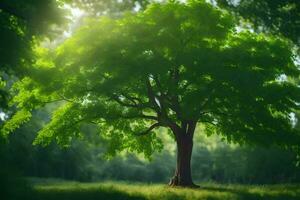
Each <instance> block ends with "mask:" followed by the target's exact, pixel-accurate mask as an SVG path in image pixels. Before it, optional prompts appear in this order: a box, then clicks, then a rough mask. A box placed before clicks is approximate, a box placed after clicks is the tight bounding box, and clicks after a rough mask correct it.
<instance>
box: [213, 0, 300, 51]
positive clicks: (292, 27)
mask: <svg viewBox="0 0 300 200" xmlns="http://www.w3.org/2000/svg"><path fill="white" fill-rule="evenodd" d="M217 2H218V3H219V5H220V6H222V7H224V8H227V9H229V10H231V11H233V12H234V13H235V14H237V15H239V16H241V17H243V18H244V19H246V20H248V21H250V22H252V23H253V25H254V28H255V29H256V30H260V31H268V32H272V33H275V34H281V35H283V36H284V37H287V38H289V39H290V40H291V41H293V42H294V43H295V44H296V45H299V44H300V38H299V35H300V26H299V20H300V4H299V1H297V0H263V1H254V0H239V1H234V0H217Z"/></svg>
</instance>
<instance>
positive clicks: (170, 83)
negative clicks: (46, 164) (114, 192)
mask: <svg viewBox="0 0 300 200" xmlns="http://www.w3.org/2000/svg"><path fill="white" fill-rule="evenodd" d="M37 54H40V56H41V58H40V59H39V60H37V62H36V64H35V66H34V67H33V69H32V73H31V76H30V77H26V78H24V79H23V80H21V81H20V82H18V83H17V84H16V85H15V89H16V90H17V91H18V95H16V97H15V98H14V100H13V102H14V103H16V105H17V106H18V108H19V112H18V113H16V115H14V116H13V117H12V119H11V120H10V121H8V122H7V123H6V125H5V126H4V128H3V129H2V134H4V135H7V134H8V133H9V132H10V131H12V130H14V129H15V128H16V127H18V126H19V124H21V123H23V122H24V121H26V120H28V119H29V118H30V116H31V111H32V110H33V109H35V108H37V107H40V106H43V105H45V104H46V103H48V102H53V101H62V102H64V103H63V105H62V106H61V107H60V108H59V109H57V110H56V111H54V112H53V116H52V120H51V121H50V122H49V123H48V124H47V125H46V126H45V127H44V128H43V129H42V130H41V131H40V132H39V134H38V136H37V138H36V140H35V143H42V144H45V145H46V144H49V143H50V142H51V141H52V139H56V140H57V142H58V143H60V144H67V143H68V142H70V140H71V138H72V137H74V136H82V134H81V125H82V124H84V123H93V124H96V125H97V126H98V127H99V132H100V133H101V134H102V135H103V136H104V137H106V138H107V139H108V140H109V141H110V144H109V147H108V151H109V152H110V153H111V154H115V153H116V152H118V151H122V150H124V149H129V151H137V152H144V153H145V155H146V156H150V155H151V154H152V153H153V151H154V150H155V149H161V148H162V144H161V141H160V139H159V138H158V137H156V135H155V134H154V132H153V130H154V129H155V128H158V127H164V128H167V129H168V130H170V134H171V135H172V136H173V137H174V139H175V141H176V144H177V150H178V152H177V168H176V170H175V175H174V177H173V178H172V180H171V182H170V184H171V185H180V186H194V184H193V181H192V177H191V165H190V161H191V155H192V148H193V136H194V132H195V128H196V125H197V124H199V123H202V124H203V125H205V127H206V129H207V130H206V133H208V134H210V133H212V132H214V131H215V132H216V133H218V134H220V135H222V136H223V137H225V138H226V139H227V140H228V141H229V142H231V141H233V142H238V143H241V144H244V143H250V144H261V145H273V144H276V145H280V146H283V147H291V148H295V149H296V148H298V147H299V144H300V135H299V133H298V132H297V130H295V129H294V128H293V124H292V121H291V119H290V113H292V112H294V111H295V110H297V109H298V104H297V102H299V94H300V93H299V91H298V90H299V88H298V87H297V84H296V83H295V81H294V80H295V78H297V77H298V70H297V68H296V67H295V65H294V63H293V60H292V52H291V51H290V46H289V43H288V42H286V41H285V40H283V39H280V38H278V37H274V36H266V35H263V34H256V33H251V32H249V31H244V32H240V33H238V32H235V31H234V22H233V20H232V18H231V16H230V15H228V13H226V12H225V11H223V10H220V9H217V8H215V7H213V6H212V5H210V4H208V3H205V2H204V1H189V2H188V3H186V4H183V3H178V2H173V3H167V4H152V5H151V6H149V7H148V8H147V9H146V10H145V11H144V12H141V13H138V14H137V15H130V14H128V15H126V17H123V18H121V19H118V20H112V19H109V18H100V19H91V20H89V21H88V22H86V24H84V25H83V26H82V27H81V28H80V30H78V31H77V32H76V33H75V34H74V36H73V37H72V38H70V39H68V40H67V41H66V42H65V43H64V44H62V45H61V46H60V47H59V48H57V49H56V51H55V52H47V51H46V50H43V49H39V50H38V51H37ZM282 74H285V75H286V76H287V79H286V80H284V81H282V80H280V79H279V77H280V75H282Z"/></svg>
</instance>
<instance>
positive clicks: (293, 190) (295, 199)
mask: <svg viewBox="0 0 300 200" xmlns="http://www.w3.org/2000/svg"><path fill="white" fill-rule="evenodd" d="M201 189H202V190H207V191H211V192H226V193H230V194H233V195H234V196H236V199H239V200H300V192H299V191H300V190H299V187H296V186H290V187H289V186H286V187H285V188H284V189H283V188H276V187H274V188H273V189H269V191H270V192H266V191H263V192H259V191H256V192H253V191H252V192H251V191H249V189H247V188H227V187H209V186H204V187H201ZM279 189H280V190H279ZM278 190H279V191H278ZM287 191H289V192H287ZM209 199H210V200H219V198H209Z"/></svg>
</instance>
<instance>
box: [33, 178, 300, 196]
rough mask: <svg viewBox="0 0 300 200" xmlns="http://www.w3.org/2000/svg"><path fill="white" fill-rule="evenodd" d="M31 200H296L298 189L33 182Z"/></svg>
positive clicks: (204, 184) (293, 186)
mask: <svg viewBox="0 0 300 200" xmlns="http://www.w3.org/2000/svg"><path fill="white" fill-rule="evenodd" d="M33 190H34V191H33V193H31V194H30V197H29V198H30V199H32V200H92V199H105V200H158V199H161V200H196V199H199V200H299V199H300V185H292V184H291V185H237V184H216V183H201V188H199V189H187V188H176V187H175V188H174V187H173V188H171V187H168V186H166V185H164V184H144V183H130V182H95V183H80V182H66V181H42V182H41V181H36V182H35V183H34V186H33Z"/></svg>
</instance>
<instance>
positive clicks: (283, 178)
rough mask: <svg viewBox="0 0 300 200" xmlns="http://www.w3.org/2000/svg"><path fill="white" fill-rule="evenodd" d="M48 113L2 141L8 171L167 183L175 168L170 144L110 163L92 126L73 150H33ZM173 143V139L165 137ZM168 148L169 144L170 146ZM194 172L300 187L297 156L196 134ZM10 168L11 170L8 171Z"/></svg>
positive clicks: (225, 179) (204, 176)
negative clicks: (145, 155) (152, 152)
mask: <svg viewBox="0 0 300 200" xmlns="http://www.w3.org/2000/svg"><path fill="white" fill-rule="evenodd" d="M47 113H48V112H47V111H46V110H44V111H39V112H37V113H36V114H35V116H34V118H33V119H32V121H31V122H30V123H28V124H27V125H25V126H24V127H21V129H19V130H18V131H16V132H15V133H13V134H11V135H10V136H9V138H8V141H7V142H2V143H1V145H0V147H1V149H0V154H1V155H0V158H1V161H0V163H1V166H0V168H2V169H1V171H2V173H3V171H6V170H7V169H9V170H14V171H18V172H20V173H22V174H23V175H24V176H32V177H56V178H63V179H70V180H79V181H99V180H128V181H139V182H168V181H169V178H170V177H171V176H172V173H173V171H174V166H175V163H174V162H175V154H176V151H175V148H174V147H173V146H172V145H171V144H173V143H172V142H169V143H168V141H164V142H165V143H167V145H165V149H164V150H163V151H162V152H160V153H156V154H155V155H154V156H153V158H152V160H151V161H148V160H145V159H143V157H142V156H140V155H134V154H130V153H124V154H123V155H118V156H116V157H113V158H111V159H109V160H107V159H106V158H105V149H106V145H105V140H103V139H101V137H99V135H97V134H96V133H95V131H94V130H93V128H92V127H89V126H87V127H85V128H84V131H85V132H86V134H87V138H86V139H85V140H79V139H76V140H74V141H73V142H72V144H71V146H70V147H69V148H61V147H59V146H58V145H57V144H55V143H52V144H51V145H49V146H47V147H41V146H32V141H33V139H34V137H35V134H36V132H37V130H38V129H39V128H40V127H41V126H42V125H43V123H44V122H45V121H47V120H48V119H49V116H48V114H47ZM163 139H164V140H171V138H169V137H168V138H167V139H166V138H163ZM168 144H169V145H168ZM194 148H195V149H194V152H193V159H192V171H193V177H194V178H195V180H197V181H216V182H224V183H251V184H254V183H255V184H256V183H287V182H300V167H299V166H298V163H297V158H296V154H294V153H293V152H290V151H284V150H281V149H277V148H262V147H249V146H248V147H239V146H237V145H229V144H226V143H225V142H222V141H221V140H220V138H219V137H217V136H212V137H206V136H205V134H204V133H201V132H200V133H199V132H198V133H197V137H196V141H195V145H194ZM4 168H6V170H5V169H4Z"/></svg>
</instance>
